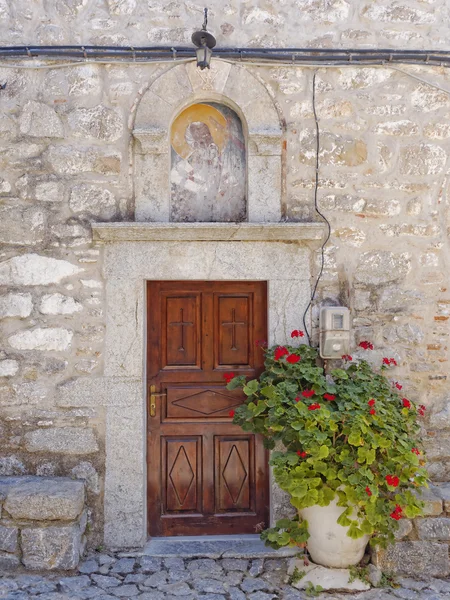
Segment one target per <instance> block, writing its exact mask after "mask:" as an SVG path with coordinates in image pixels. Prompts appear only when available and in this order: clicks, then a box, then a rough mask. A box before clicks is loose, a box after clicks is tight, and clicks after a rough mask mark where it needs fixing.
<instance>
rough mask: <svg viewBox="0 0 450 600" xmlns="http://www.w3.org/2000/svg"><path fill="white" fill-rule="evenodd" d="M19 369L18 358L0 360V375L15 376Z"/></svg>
mask: <svg viewBox="0 0 450 600" xmlns="http://www.w3.org/2000/svg"><path fill="white" fill-rule="evenodd" d="M18 370H19V363H18V362H17V360H13V359H6V360H0V377H13V376H14V375H15V374H16V373H17V371H18Z"/></svg>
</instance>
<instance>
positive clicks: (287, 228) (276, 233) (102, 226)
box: [92, 221, 325, 242]
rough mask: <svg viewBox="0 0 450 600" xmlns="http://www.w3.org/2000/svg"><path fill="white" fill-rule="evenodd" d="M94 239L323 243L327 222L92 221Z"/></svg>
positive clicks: (103, 240)
mask: <svg viewBox="0 0 450 600" xmlns="http://www.w3.org/2000/svg"><path fill="white" fill-rule="evenodd" d="M92 231H93V234H94V240H95V241H102V242H129V241H130V242H150V241H152V242H153V241H174V242H182V241H185V242H190V241H197V242H198V241H200V242H201V241H205V242H209V241H218V242H219V241H224V242H229V241H237V242H251V241H265V242H267V241H269V242H270V241H273V242H283V241H285V242H320V241H321V240H322V239H323V236H324V232H325V224H324V223H137V222H134V221H133V222H120V223H93V224H92Z"/></svg>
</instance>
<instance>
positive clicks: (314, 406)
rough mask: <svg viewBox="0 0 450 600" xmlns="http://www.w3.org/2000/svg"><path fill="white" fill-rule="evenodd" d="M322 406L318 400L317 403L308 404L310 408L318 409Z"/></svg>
mask: <svg viewBox="0 0 450 600" xmlns="http://www.w3.org/2000/svg"><path fill="white" fill-rule="evenodd" d="M319 408H320V404H319V403H318V402H316V403H315V404H310V405H309V406H308V410H318V409H319Z"/></svg>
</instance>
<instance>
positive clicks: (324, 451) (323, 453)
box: [317, 446, 330, 458]
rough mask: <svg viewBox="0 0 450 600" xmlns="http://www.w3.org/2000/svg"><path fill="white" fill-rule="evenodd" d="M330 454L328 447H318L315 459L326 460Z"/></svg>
mask: <svg viewBox="0 0 450 600" xmlns="http://www.w3.org/2000/svg"><path fill="white" fill-rule="evenodd" d="M329 454H330V451H329V449H328V446H320V448H319V454H318V457H317V458H326V457H327V456H328V455H329Z"/></svg>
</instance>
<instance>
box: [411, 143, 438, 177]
mask: <svg viewBox="0 0 450 600" xmlns="http://www.w3.org/2000/svg"><path fill="white" fill-rule="evenodd" d="M446 159H447V155H446V153H445V150H444V149H443V148H441V147H440V146H432V145H430V144H417V145H414V146H406V147H405V148H402V150H401V151H400V173H401V174H402V175H437V174H438V173H441V171H442V170H443V168H444V166H445V162H446Z"/></svg>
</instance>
